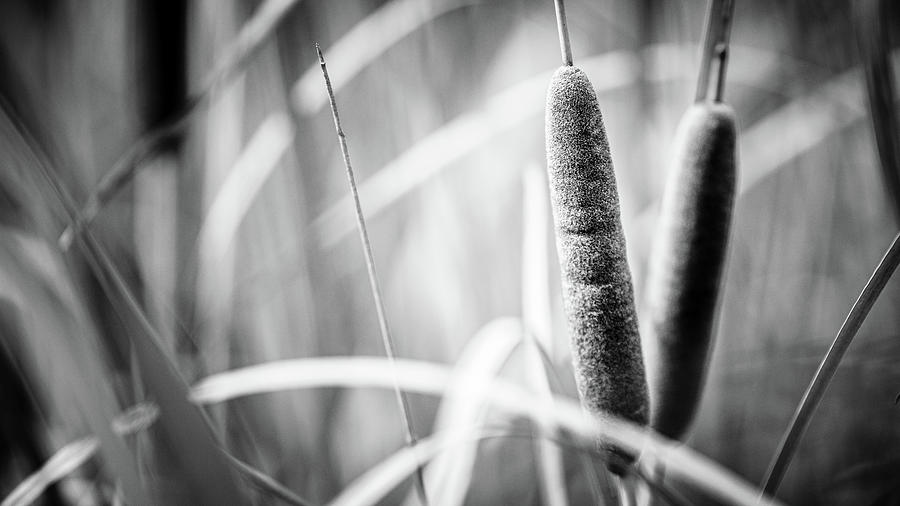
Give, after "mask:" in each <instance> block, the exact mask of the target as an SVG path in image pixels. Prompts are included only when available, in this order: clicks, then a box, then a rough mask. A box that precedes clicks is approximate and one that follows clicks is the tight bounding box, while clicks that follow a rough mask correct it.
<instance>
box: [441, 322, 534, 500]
mask: <svg viewBox="0 0 900 506" xmlns="http://www.w3.org/2000/svg"><path fill="white" fill-rule="evenodd" d="M523 332H524V328H523V327H522V323H521V321H520V320H519V319H518V318H497V319H495V320H491V321H490V322H488V323H487V324H486V325H484V326H483V327H482V328H481V329H479V330H478V332H476V333H475V335H474V336H472V338H471V339H470V340H469V342H468V343H467V344H466V347H465V348H464V349H463V351H462V353H461V354H460V356H459V358H458V359H457V361H456V365H455V366H454V368H453V377H452V379H451V380H450V385H449V387H448V388H447V393H446V394H445V395H444V398H443V400H442V401H441V405H440V406H439V407H438V413H437V417H436V421H435V424H434V427H435V431H447V432H451V433H454V434H458V435H459V436H460V437H463V436H464V435H466V434H469V433H470V432H471V431H473V430H475V428H476V427H479V426H481V425H484V423H485V419H486V417H487V408H488V406H486V405H485V403H484V399H483V398H481V397H480V396H473V395H472V392H473V391H476V390H477V389H479V388H480V387H481V385H483V384H484V383H486V382H489V381H491V380H493V379H494V377H496V376H497V373H498V372H500V369H501V368H502V367H503V364H505V363H506V362H507V360H509V357H510V355H511V354H512V352H513V351H514V350H515V349H516V347H517V346H518V345H519V344H520V343H521V342H522V333H523ZM477 453H478V447H477V446H476V445H473V444H461V445H459V446H457V447H455V448H452V449H449V450H448V451H447V452H444V453H443V454H441V455H440V456H439V457H438V458H437V459H435V460H434V461H433V462H432V463H431V465H430V466H429V467H428V473H427V477H428V483H429V485H431V484H433V485H431V488H432V495H433V496H434V497H435V498H437V500H438V501H439V503H438V504H441V505H442V506H459V505H462V504H463V503H464V502H465V498H466V492H468V490H469V484H470V482H471V480H472V471H473V467H474V465H475V459H476V457H477Z"/></svg>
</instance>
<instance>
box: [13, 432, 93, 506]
mask: <svg viewBox="0 0 900 506" xmlns="http://www.w3.org/2000/svg"><path fill="white" fill-rule="evenodd" d="M99 448H100V443H99V441H98V440H97V438H95V437H86V438H83V439H79V440H77V441H72V442H71V443H69V444H67V445H65V446H63V447H62V448H60V449H59V450H58V451H57V452H56V453H54V454H53V456H52V457H50V459H49V460H47V462H46V463H44V465H43V466H41V468H40V469H39V470H37V471H36V472H34V473H32V474H31V475H30V476H29V477H28V478H26V479H25V480H24V481H22V482H21V483H19V485H18V486H17V487H16V488H15V489H13V491H12V492H10V494H9V495H8V496H6V498H5V499H3V502H2V503H0V506H26V505H28V504H31V503H33V502H34V501H36V500H37V499H38V498H39V497H40V496H41V494H42V493H44V490H46V489H47V487H49V486H50V485H52V484H53V483H55V482H57V481H59V480H60V479H62V478H63V477H65V476H66V475H68V474H69V473H71V472H72V471H74V470H76V469H78V468H79V467H81V465H82V464H84V463H85V462H87V461H88V459H90V458H91V457H92V456H93V455H94V454H95V453H96V452H97V450H98V449H99Z"/></svg>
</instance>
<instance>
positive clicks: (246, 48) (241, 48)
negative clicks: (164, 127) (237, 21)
mask: <svg viewBox="0 0 900 506" xmlns="http://www.w3.org/2000/svg"><path fill="white" fill-rule="evenodd" d="M299 3H300V0H265V2H263V3H262V4H261V5H260V6H259V7H257V8H256V11H255V12H254V13H253V16H252V17H251V18H250V19H248V20H247V22H245V23H244V25H243V26H242V27H241V31H240V32H239V33H238V35H237V37H236V38H235V40H234V42H232V43H231V44H229V45H228V47H227V48H225V51H224V55H223V56H222V57H221V58H219V59H218V60H217V61H216V63H215V66H214V67H213V70H212V71H211V72H210V74H209V75H208V76H206V79H205V80H204V85H203V86H202V87H201V91H200V95H202V96H204V97H205V96H206V95H207V94H208V93H209V92H210V90H212V89H213V88H215V87H216V86H219V85H220V84H222V83H223V82H224V81H227V80H228V79H230V78H231V77H233V76H234V75H235V74H236V73H238V72H239V71H241V70H243V68H244V67H245V66H246V65H247V62H248V61H249V60H250V59H251V58H252V57H253V56H254V55H256V53H257V52H258V51H259V50H260V48H262V46H263V45H264V44H265V43H266V41H267V40H268V39H269V36H271V35H272V34H273V33H274V32H275V29H276V28H278V25H279V24H280V23H281V21H283V20H284V18H285V17H286V16H287V15H288V13H289V12H290V11H291V9H293V8H294V7H295V6H296V5H297V4H299Z"/></svg>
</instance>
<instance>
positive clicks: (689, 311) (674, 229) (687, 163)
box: [642, 102, 736, 439]
mask: <svg viewBox="0 0 900 506" xmlns="http://www.w3.org/2000/svg"><path fill="white" fill-rule="evenodd" d="M735 144H736V127H735V117H734V113H733V111H732V109H731V107H729V106H728V105H726V104H723V103H707V102H701V103H697V104H694V105H693V106H691V108H690V109H688V111H687V113H685V115H684V117H683V118H682V121H681V124H680V125H679V128H678V133H677V135H676V149H675V156H674V159H673V166H672V167H671V169H670V173H669V179H668V183H667V185H666V190H665V195H664V197H663V203H662V211H661V218H660V219H661V222H660V226H659V229H658V230H659V233H658V235H657V243H656V245H655V247H654V252H653V256H652V260H651V264H650V274H649V278H648V282H647V312H646V315H647V316H648V320H647V321H646V325H645V327H644V328H643V329H642V331H643V335H644V347H645V349H646V351H647V358H648V361H647V364H648V371H647V376H648V383H649V386H650V398H651V405H652V407H653V408H652V410H651V426H652V427H653V428H654V429H656V430H657V431H658V432H660V433H661V434H663V435H666V436H668V437H670V438H673V439H680V438H682V437H684V435H685V433H686V431H687V429H688V427H689V425H690V423H691V421H692V419H693V417H694V414H695V411H696V408H697V405H698V403H699V400H700V395H701V391H702V387H703V383H704V381H705V377H706V369H707V363H708V361H709V355H710V350H711V348H712V342H713V340H712V333H713V322H714V320H715V310H716V305H717V301H718V297H719V291H720V284H721V278H722V272H723V267H724V264H725V255H726V249H727V245H728V232H729V229H730V225H731V214H732V208H733V207H734V193H735V184H736V169H735V166H736V164H735Z"/></svg>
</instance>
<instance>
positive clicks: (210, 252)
mask: <svg viewBox="0 0 900 506" xmlns="http://www.w3.org/2000/svg"><path fill="white" fill-rule="evenodd" d="M293 136H294V127H293V123H292V122H291V119H290V118H289V117H288V116H287V115H285V114H283V113H276V114H272V115H270V116H269V117H268V118H266V119H265V120H264V121H263V123H262V124H261V125H260V126H259V128H258V129H257V130H256V133H254V134H253V137H252V138H251V139H250V141H249V142H248V143H247V145H246V147H244V149H243V151H242V152H241V153H240V155H239V156H238V158H237V160H235V162H234V164H233V165H232V167H231V170H230V171H229V172H228V175H227V176H226V178H225V180H224V181H223V182H222V184H221V185H220V186H219V190H218V193H217V194H216V196H215V198H214V199H213V201H212V204H210V206H209V211H208V212H207V214H206V218H205V219H204V221H203V224H202V225H201V228H200V232H199V234H198V239H197V244H198V246H197V250H198V253H197V255H198V269H199V272H198V274H197V286H198V290H200V291H201V294H200V296H199V299H200V301H201V304H203V305H205V306H207V307H205V308H203V309H204V310H205V313H204V314H203V315H201V317H207V318H208V317H212V316H214V315H216V314H218V313H219V312H221V311H225V310H227V308H225V307H217V306H221V304H218V305H217V304H215V303H214V301H216V300H219V299H220V297H219V294H217V293H215V292H216V291H218V290H219V289H220V287H219V284H218V283H216V280H217V279H218V278H219V276H221V273H222V269H223V268H226V267H225V266H224V262H223V260H224V258H223V256H225V255H226V254H227V252H228V251H229V250H230V248H231V247H232V244H233V242H234V237H235V234H236V233H237V231H238V229H239V227H240V224H241V222H242V221H243V219H244V216H245V215H246V214H247V211H248V210H249V209H250V206H251V204H252V203H253V201H254V200H255V199H256V196H257V195H258V194H259V191H260V190H261V189H262V187H263V185H264V183H265V182H266V181H267V180H268V178H269V175H270V174H271V173H272V172H273V171H274V170H275V168H276V167H278V162H279V160H280V159H281V158H282V156H283V155H284V153H285V152H286V151H287V150H288V148H289V147H290V145H291V140H292V139H293ZM203 301H206V303H205V304H204V303H203ZM209 306H212V307H209ZM222 337H223V336H210V338H211V339H214V340H216V341H217V342H218V340H220V339H221V338H222Z"/></svg>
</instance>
